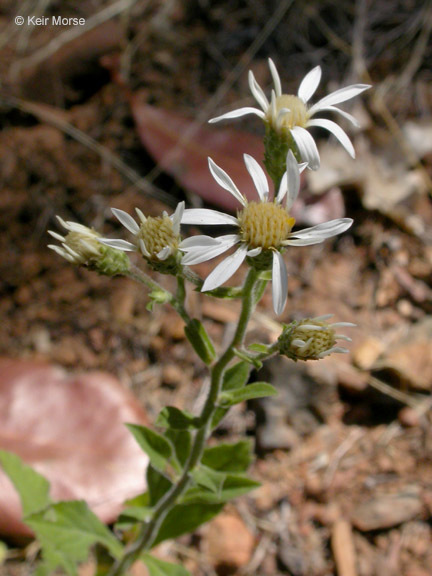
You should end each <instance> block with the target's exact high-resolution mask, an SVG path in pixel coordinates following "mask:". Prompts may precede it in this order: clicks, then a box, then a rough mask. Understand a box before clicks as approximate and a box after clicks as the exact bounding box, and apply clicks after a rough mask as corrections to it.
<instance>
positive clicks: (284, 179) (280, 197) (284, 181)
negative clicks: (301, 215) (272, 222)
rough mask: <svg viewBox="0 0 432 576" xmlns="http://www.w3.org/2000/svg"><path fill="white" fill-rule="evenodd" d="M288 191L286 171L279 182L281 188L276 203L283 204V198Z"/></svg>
mask: <svg viewBox="0 0 432 576" xmlns="http://www.w3.org/2000/svg"><path fill="white" fill-rule="evenodd" d="M287 192H288V174H287V173H286V172H284V173H283V176H282V178H281V181H280V184H279V190H278V193H277V196H276V203H277V204H282V200H283V199H284V198H285V196H286V193H287Z"/></svg>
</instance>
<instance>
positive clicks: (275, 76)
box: [268, 58, 282, 96]
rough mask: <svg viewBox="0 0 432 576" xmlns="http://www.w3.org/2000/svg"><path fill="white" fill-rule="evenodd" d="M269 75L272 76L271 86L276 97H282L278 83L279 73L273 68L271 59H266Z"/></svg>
mask: <svg viewBox="0 0 432 576" xmlns="http://www.w3.org/2000/svg"><path fill="white" fill-rule="evenodd" d="M268 63H269V68H270V74H271V75H272V79H273V85H274V89H275V93H276V96H282V85H281V81H280V76H279V72H278V71H277V68H276V66H275V63H274V62H273V60H272V59H271V58H269V59H268Z"/></svg>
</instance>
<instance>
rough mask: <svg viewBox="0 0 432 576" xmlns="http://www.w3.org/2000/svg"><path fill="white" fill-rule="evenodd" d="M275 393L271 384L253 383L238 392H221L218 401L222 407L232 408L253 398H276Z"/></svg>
mask: <svg viewBox="0 0 432 576" xmlns="http://www.w3.org/2000/svg"><path fill="white" fill-rule="evenodd" d="M277 393H278V391H277V390H276V388H275V387H274V386H272V385H271V384H267V382H255V383H254V384H249V385H248V386H245V387H244V388H240V389H239V390H231V391H229V392H222V393H221V394H220V396H219V400H218V401H219V402H220V404H222V406H233V405H234V404H238V403H239V402H244V401H245V400H252V399H253V398H265V397H266V396H276V395H277Z"/></svg>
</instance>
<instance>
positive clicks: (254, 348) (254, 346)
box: [248, 342, 270, 354]
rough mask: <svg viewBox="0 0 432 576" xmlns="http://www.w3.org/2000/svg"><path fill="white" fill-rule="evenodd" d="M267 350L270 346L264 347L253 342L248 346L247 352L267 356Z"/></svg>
mask: <svg viewBox="0 0 432 576" xmlns="http://www.w3.org/2000/svg"><path fill="white" fill-rule="evenodd" d="M269 348H270V346H266V345H265V344H259V343H258V342H253V343H252V344H249V346H248V350H250V351H251V352H258V353H259V354H267V353H268V351H269Z"/></svg>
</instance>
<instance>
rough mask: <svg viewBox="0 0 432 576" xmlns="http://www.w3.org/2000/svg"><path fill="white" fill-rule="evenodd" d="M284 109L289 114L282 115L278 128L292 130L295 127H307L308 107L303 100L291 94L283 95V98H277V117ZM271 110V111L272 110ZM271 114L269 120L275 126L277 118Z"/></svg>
mask: <svg viewBox="0 0 432 576" xmlns="http://www.w3.org/2000/svg"><path fill="white" fill-rule="evenodd" d="M283 108H285V109H288V110H289V112H285V113H284V114H283V115H281V118H280V121H279V125H278V126H277V127H278V128H288V129H289V130H291V129H292V128H294V126H301V127H302V128H305V127H306V123H307V121H308V119H309V116H308V110H307V106H306V104H305V103H304V102H303V100H301V99H300V98H298V97H297V96H293V95H291V94H282V96H278V97H277V98H276V117H277V116H278V113H279V112H280V111H281V110H282V109H283ZM269 110H271V108H270V109H269ZM269 114H270V116H269V118H267V120H268V122H270V123H271V124H273V125H274V124H275V123H276V118H273V116H272V115H271V112H270V113H269ZM275 127H276V126H275Z"/></svg>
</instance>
